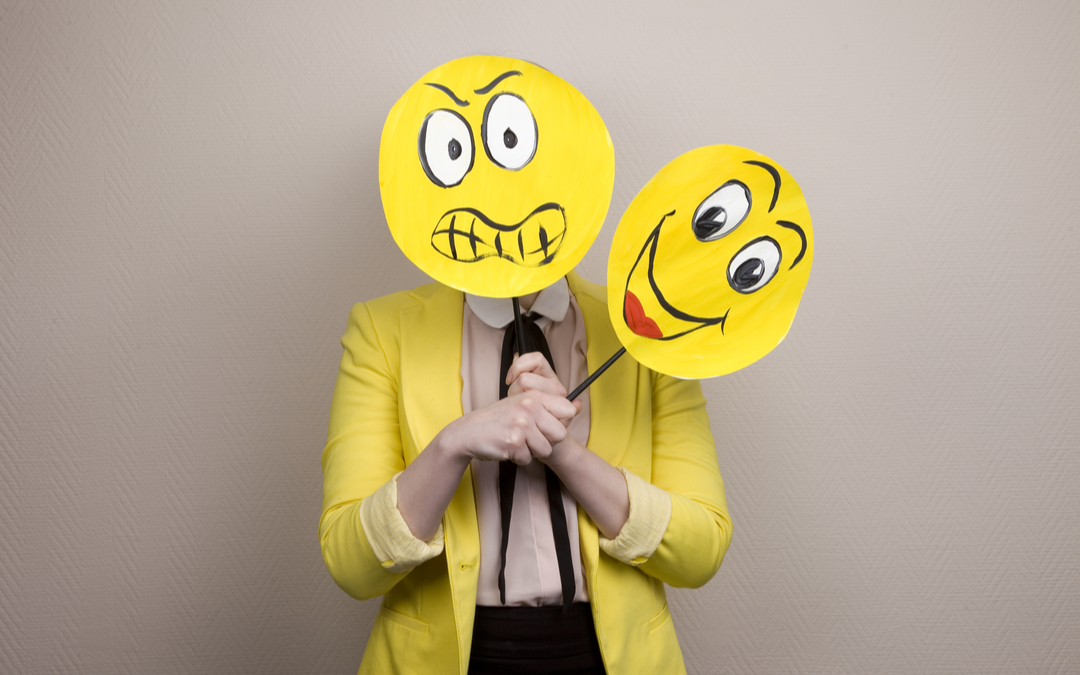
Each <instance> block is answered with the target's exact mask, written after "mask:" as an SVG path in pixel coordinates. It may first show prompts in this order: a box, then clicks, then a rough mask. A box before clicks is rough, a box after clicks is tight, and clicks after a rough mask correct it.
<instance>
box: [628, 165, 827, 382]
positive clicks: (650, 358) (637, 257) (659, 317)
mask: <svg viewBox="0 0 1080 675" xmlns="http://www.w3.org/2000/svg"><path fill="white" fill-rule="evenodd" d="M813 260H814V236H813V231H812V229H811V224H810V212H809V210H808V209H807V206H806V200H805V199H804V198H803V194H802V190H801V189H800V188H799V185H798V183H796V182H795V179H794V178H792V177H791V174H789V173H788V172H787V171H786V170H785V169H784V168H783V167H782V166H780V165H779V164H777V163H776V162H774V161H773V160H771V159H769V158H768V157H765V156H764V155H761V154H758V153H756V152H753V151H752V150H747V149H745V148H739V147H735V146H730V145H713V146H708V147H704V148H698V149H696V150H692V151H690V152H688V153H686V154H684V155H682V156H680V157H678V158H676V159H675V160H674V161H672V162H671V163H669V164H668V165H667V166H665V167H664V168H663V169H661V170H660V171H659V173H657V174H656V175H655V176H653V178H652V179H651V180H650V181H649V182H648V183H647V184H646V185H645V187H643V188H642V189H641V191H640V192H639V193H638V195H637V196H636V197H635V198H634V200H633V202H631V203H630V206H629V208H627V210H626V213H625V214H623V217H622V220H620V222H619V226H618V229H617V230H616V231H615V236H614V240H613V242H612V247H611V254H610V256H609V258H608V272H607V279H608V309H609V310H610V312H611V322H612V324H613V325H614V326H615V332H616V333H617V334H618V336H619V340H620V341H621V342H622V343H623V345H624V346H625V347H626V349H627V351H628V352H630V354H631V355H632V356H633V357H634V358H635V359H637V360H638V361H639V362H640V363H642V364H644V365H646V366H648V367H649V368H652V369H653V370H656V371H658V372H662V373H666V374H668V375H674V376H677V377H683V378H703V377H715V376H717V375H725V374H727V373H731V372H734V371H736V370H739V369H740V368H744V367H746V366H748V365H750V364H751V363H753V362H754V361H757V360H758V359H760V358H761V357H762V356H765V355H766V354H768V353H769V352H770V351H772V349H773V348H774V347H776V345H778V344H779V343H780V341H781V340H783V339H784V336H785V335H786V334H787V332H788V329H789V328H790V327H791V322H792V321H793V320H794V319H795V311H796V310H797V309H798V308H799V301H800V299H801V298H802V294H803V290H804V289H805V288H806V282H807V280H808V279H809V277H810V267H811V264H812V263H813Z"/></svg>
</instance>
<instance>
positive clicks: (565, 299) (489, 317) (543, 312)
mask: <svg viewBox="0 0 1080 675" xmlns="http://www.w3.org/2000/svg"><path fill="white" fill-rule="evenodd" d="M465 302H467V303H469V309H471V310H472V313H473V314H475V315H476V317H477V318H478V319H480V320H481V321H483V322H484V323H486V324H487V325H489V326H491V327H492V328H499V329H502V328H505V327H506V326H508V325H510V324H511V323H512V322H513V321H514V303H513V301H512V300H511V299H510V298H487V297H484V296H482V295H473V294H471V293H466V294H465ZM569 308H570V286H569V285H568V284H567V283H566V277H560V278H559V280H558V281H556V282H555V283H553V284H551V285H550V286H548V287H547V288H545V289H544V290H542V291H540V295H538V296H537V297H536V301H535V302H533V305H532V308H531V309H530V310H529V311H528V314H539V315H540V316H542V317H546V318H548V319H550V320H551V321H553V322H555V323H558V322H560V321H562V320H563V319H564V318H565V317H566V311H567V310H568V309H569Z"/></svg>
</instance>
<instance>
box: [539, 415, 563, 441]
mask: <svg viewBox="0 0 1080 675" xmlns="http://www.w3.org/2000/svg"><path fill="white" fill-rule="evenodd" d="M533 419H534V423H535V424H536V428H537V429H538V430H539V431H540V433H541V434H543V435H544V438H545V439H547V441H548V443H551V444H553V445H554V444H555V443H561V442H562V441H563V440H564V439H565V438H566V433H567V432H566V425H565V424H563V422H562V420H560V419H559V418H557V417H555V416H554V415H552V414H551V413H549V412H548V411H547V410H543V409H541V410H540V411H539V412H538V413H537V414H536V415H535V417H534V418H533Z"/></svg>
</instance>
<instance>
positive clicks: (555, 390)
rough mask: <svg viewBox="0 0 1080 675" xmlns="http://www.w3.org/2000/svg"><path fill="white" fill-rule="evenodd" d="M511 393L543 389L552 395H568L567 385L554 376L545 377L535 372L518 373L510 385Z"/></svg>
mask: <svg viewBox="0 0 1080 675" xmlns="http://www.w3.org/2000/svg"><path fill="white" fill-rule="evenodd" d="M509 391H510V395H513V394H514V393H524V392H526V391H542V392H544V393H547V394H551V395H552V396H566V387H564V386H563V385H562V382H559V381H558V380H557V379H555V378H554V377H543V376H541V375H538V374H537V373H533V372H524V373H521V374H520V375H518V377H517V379H516V380H514V382H513V383H511V385H510V390H509Z"/></svg>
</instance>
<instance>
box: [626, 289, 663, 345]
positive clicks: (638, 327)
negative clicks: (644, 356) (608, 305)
mask: <svg viewBox="0 0 1080 675" xmlns="http://www.w3.org/2000/svg"><path fill="white" fill-rule="evenodd" d="M623 314H624V315H625V316H626V325H627V326H629V327H630V330H631V331H633V332H634V333H635V334H637V335H640V336H641V337H647V338H662V337H664V333H663V332H661V330H660V327H659V326H657V325H656V322H655V321H653V320H652V319H650V318H649V317H647V316H645V310H644V309H642V307H641V301H640V300H638V299H637V296H635V295H634V294H633V293H631V292H630V291H629V290H627V291H626V298H624V299H623Z"/></svg>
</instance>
